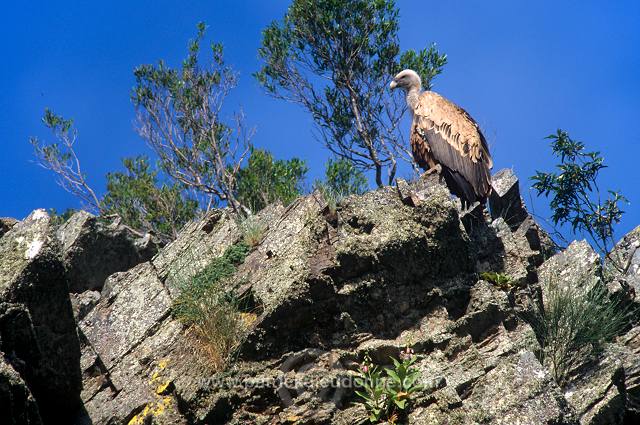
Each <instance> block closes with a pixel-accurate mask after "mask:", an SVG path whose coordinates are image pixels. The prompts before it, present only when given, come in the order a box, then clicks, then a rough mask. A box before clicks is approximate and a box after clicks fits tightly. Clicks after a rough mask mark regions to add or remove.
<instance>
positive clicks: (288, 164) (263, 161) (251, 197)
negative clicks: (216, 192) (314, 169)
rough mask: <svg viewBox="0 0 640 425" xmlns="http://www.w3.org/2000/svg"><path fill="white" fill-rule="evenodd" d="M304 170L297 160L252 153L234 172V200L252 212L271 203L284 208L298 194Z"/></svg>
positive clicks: (263, 151) (303, 164)
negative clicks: (275, 158) (236, 180)
mask: <svg viewBox="0 0 640 425" xmlns="http://www.w3.org/2000/svg"><path fill="white" fill-rule="evenodd" d="M308 170H309V168H308V167H307V164H306V163H305V162H304V161H302V160H300V159H298V158H292V159H289V160H286V161H285V160H274V159H273V155H271V153H269V152H267V151H265V150H263V149H253V150H252V151H251V156H250V157H249V160H248V162H247V165H246V166H245V167H243V168H241V169H240V170H238V185H237V188H238V189H237V190H238V194H237V197H238V200H239V201H240V202H242V204H243V205H245V206H247V207H249V208H250V209H251V210H252V211H253V212H258V211H260V210H261V209H263V208H265V207H266V206H267V205H269V204H271V203H273V202H281V203H282V204H284V205H288V204H290V203H291V202H293V200H294V199H296V198H297V197H298V196H300V194H301V193H302V185H303V183H304V178H305V176H306V174H307V171H308Z"/></svg>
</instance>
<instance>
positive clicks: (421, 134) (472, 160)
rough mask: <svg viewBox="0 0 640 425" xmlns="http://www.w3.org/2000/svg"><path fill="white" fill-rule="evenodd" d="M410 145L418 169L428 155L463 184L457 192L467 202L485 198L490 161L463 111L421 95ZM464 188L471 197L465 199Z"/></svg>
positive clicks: (436, 97) (432, 96) (435, 96)
mask: <svg viewBox="0 0 640 425" xmlns="http://www.w3.org/2000/svg"><path fill="white" fill-rule="evenodd" d="M425 141H426V143H424V142H425ZM411 142H412V145H413V150H414V154H417V155H416V156H417V157H418V158H416V160H417V162H418V164H419V165H420V166H422V167H423V168H424V165H423V164H421V162H423V163H424V164H426V163H427V162H428V160H427V158H428V156H429V155H430V156H432V157H433V159H434V160H435V162H437V163H440V164H442V165H443V166H445V167H447V168H449V169H450V170H451V171H452V172H453V175H454V179H455V180H460V178H463V179H464V180H466V183H467V185H463V186H467V187H466V188H465V187H462V188H461V190H462V191H463V192H465V193H464V195H465V197H466V198H467V199H468V200H469V201H474V200H475V199H484V198H486V196H487V195H488V193H489V190H490V187H491V174H490V173H489V169H490V168H491V167H493V161H492V160H491V156H490V155H489V148H488V146H487V141H486V140H485V138H484V136H483V135H482V133H481V132H480V128H479V126H478V124H477V123H476V122H475V121H474V120H473V118H471V116H470V115H469V114H468V113H467V112H466V111H465V110H464V109H462V108H460V107H459V106H457V105H455V104H454V103H452V102H450V101H449V100H447V99H445V98H444V97H442V96H440V95H439V94H437V93H434V92H431V91H427V92H424V93H422V94H421V95H420V99H419V101H418V105H417V106H416V109H415V110H414V121H413V125H412V134H411ZM468 185H470V186H471V188H472V189H473V192H475V196H469V195H472V194H471V193H469V191H470V189H471V188H469V187H468Z"/></svg>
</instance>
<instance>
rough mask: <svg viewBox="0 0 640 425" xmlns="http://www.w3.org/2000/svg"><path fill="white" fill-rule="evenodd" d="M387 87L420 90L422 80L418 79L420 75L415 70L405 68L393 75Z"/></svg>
mask: <svg viewBox="0 0 640 425" xmlns="http://www.w3.org/2000/svg"><path fill="white" fill-rule="evenodd" d="M389 87H391V90H393V89H395V88H401V89H405V90H406V91H410V90H420V87H422V81H420V76H419V75H418V73H417V72H415V71H414V70H412V69H405V70H404V71H401V72H400V73H398V75H396V76H395V77H393V80H392V81H391V84H390V85H389Z"/></svg>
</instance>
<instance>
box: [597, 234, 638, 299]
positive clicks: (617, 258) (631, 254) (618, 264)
mask: <svg viewBox="0 0 640 425" xmlns="http://www.w3.org/2000/svg"><path fill="white" fill-rule="evenodd" d="M605 266H606V271H607V272H608V273H609V274H610V275H611V283H610V284H609V287H610V289H611V291H612V292H618V293H623V294H628V297H627V298H628V300H629V301H631V302H633V303H638V302H640V226H638V227H636V228H635V229H633V230H632V231H631V232H629V233H628V234H626V235H625V236H624V237H623V238H622V239H621V240H620V242H618V243H617V244H616V246H615V247H614V249H613V250H612V251H611V252H610V253H609V255H608V256H607V259H606V262H605Z"/></svg>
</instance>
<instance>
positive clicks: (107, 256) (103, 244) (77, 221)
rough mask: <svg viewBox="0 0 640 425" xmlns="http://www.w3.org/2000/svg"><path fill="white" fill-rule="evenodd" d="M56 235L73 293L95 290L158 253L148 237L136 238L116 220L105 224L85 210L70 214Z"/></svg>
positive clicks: (154, 244) (102, 220)
mask: <svg viewBox="0 0 640 425" xmlns="http://www.w3.org/2000/svg"><path fill="white" fill-rule="evenodd" d="M56 236H57V238H58V239H59V240H60V244H61V246H62V258H63V262H64V267H65V271H66V276H67V280H68V284H69V291H71V292H74V293H80V292H84V291H87V290H98V291H99V290H100V289H101V288H102V285H103V284H104V281H105V279H106V278H107V277H108V276H109V275H111V274H113V273H115V272H120V271H125V270H129V269H130V268H132V267H133V266H135V265H136V264H139V263H142V262H145V261H148V260H150V259H151V257H153V255H155V254H156V252H157V250H158V246H157V243H156V242H155V241H154V239H153V238H152V237H151V235H149V234H146V235H143V236H140V235H138V234H136V233H135V232H133V231H132V230H131V229H129V228H128V227H126V226H123V225H121V224H120V223H119V222H118V220H117V219H116V220H115V221H113V222H111V223H109V222H108V221H106V220H105V219H102V218H99V217H96V216H94V215H92V214H90V213H88V212H86V211H78V212H77V213H75V214H73V215H72V216H71V218H70V219H69V220H67V222H65V223H64V224H63V225H62V226H61V227H60V228H59V229H58V230H57V232H56Z"/></svg>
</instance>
